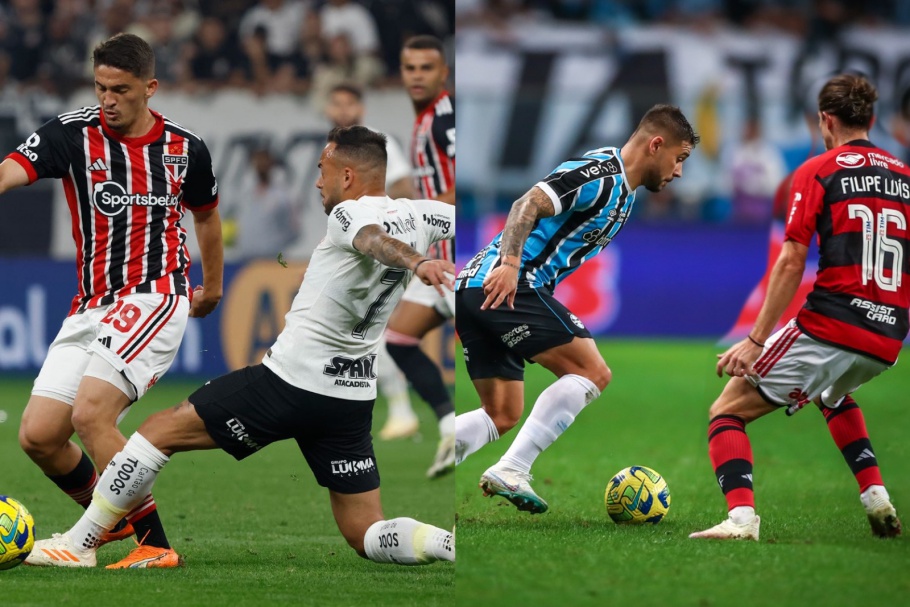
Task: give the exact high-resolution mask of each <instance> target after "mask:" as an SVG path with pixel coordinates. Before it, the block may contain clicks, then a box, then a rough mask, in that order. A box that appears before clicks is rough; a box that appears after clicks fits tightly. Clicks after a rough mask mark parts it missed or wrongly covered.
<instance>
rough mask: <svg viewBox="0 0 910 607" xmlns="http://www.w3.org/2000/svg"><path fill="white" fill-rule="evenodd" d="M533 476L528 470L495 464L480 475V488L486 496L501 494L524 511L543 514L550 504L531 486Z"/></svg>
mask: <svg viewBox="0 0 910 607" xmlns="http://www.w3.org/2000/svg"><path fill="white" fill-rule="evenodd" d="M532 479H533V477H532V476H531V475H530V474H528V473H526V472H516V471H515V470H509V469H508V468H500V467H497V466H493V467H492V468H490V469H488V470H487V471H486V472H484V473H483V476H481V477H480V488H481V489H483V494H484V495H485V496H486V497H490V496H493V495H499V496H502V497H504V498H506V499H507V500H509V501H510V502H512V504H514V505H515V507H516V508H518V509H519V510H521V511H522V512H530V513H531V514H541V513H543V512H546V511H547V508H549V506H548V505H547V502H545V501H544V500H543V498H541V497H540V496H539V495H537V494H536V493H535V492H534V489H532V488H531V483H530V481H531V480H532Z"/></svg>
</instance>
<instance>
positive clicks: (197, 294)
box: [190, 287, 221, 318]
mask: <svg viewBox="0 0 910 607" xmlns="http://www.w3.org/2000/svg"><path fill="white" fill-rule="evenodd" d="M219 301H221V291H220V290H219V291H217V292H212V291H206V290H205V288H203V287H196V288H195V289H193V301H192V303H191V304H190V317H191V318H204V317H205V316H208V315H209V314H211V313H212V310H214V309H215V308H216V307H217V306H218V302H219Z"/></svg>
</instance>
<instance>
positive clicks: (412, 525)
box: [363, 517, 455, 565]
mask: <svg viewBox="0 0 910 607" xmlns="http://www.w3.org/2000/svg"><path fill="white" fill-rule="evenodd" d="M363 549H364V552H366V553H367V558H369V559H370V560H371V561H375V562H377V563H395V564H396V565H426V564H427V563H433V562H436V561H454V560H455V538H454V537H452V534H451V533H450V532H449V531H446V530H445V529H440V528H439V527H434V526H433V525H427V524H426V523H421V522H420V521H415V520H414V519H412V518H405V517H400V518H393V519H392V520H389V521H379V522H376V523H373V524H372V525H370V528H369V529H367V532H366V534H364V536H363Z"/></svg>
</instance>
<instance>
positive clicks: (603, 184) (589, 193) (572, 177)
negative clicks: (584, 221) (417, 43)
mask: <svg viewBox="0 0 910 607" xmlns="http://www.w3.org/2000/svg"><path fill="white" fill-rule="evenodd" d="M621 174H622V167H620V165H619V160H617V159H616V158H607V159H600V158H572V159H570V160H567V161H566V162H564V163H562V164H561V165H559V166H558V167H556V170H554V171H553V172H552V173H550V174H549V175H548V176H547V177H546V178H544V179H543V180H542V181H538V182H537V183H536V184H535V185H536V186H537V187H538V188H540V189H541V190H543V191H544V193H546V195H547V196H549V197H550V200H551V201H552V202H553V208H554V209H555V210H556V213H555V214H556V215H559V214H560V213H565V212H566V211H570V210H577V211H580V210H583V209H586V208H588V207H590V206H591V205H593V204H594V203H595V202H597V200H598V199H599V198H600V197H601V195H603V194H604V193H609V191H610V190H611V189H612V187H613V181H614V180H613V179H612V178H613V177H614V176H616V175H621ZM605 190H606V192H605Z"/></svg>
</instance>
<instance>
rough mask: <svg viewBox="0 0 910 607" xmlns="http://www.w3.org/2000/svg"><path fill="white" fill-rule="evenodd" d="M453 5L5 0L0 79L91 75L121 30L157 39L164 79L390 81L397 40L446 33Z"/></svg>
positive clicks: (293, 85) (55, 81) (304, 87)
mask: <svg viewBox="0 0 910 607" xmlns="http://www.w3.org/2000/svg"><path fill="white" fill-rule="evenodd" d="M451 13H452V11H451V4H450V3H449V2H448V1H447V0H382V1H380V0H0V90H3V89H6V88H8V87H10V85H12V86H13V88H15V89H17V90H19V91H23V90H26V91H30V90H35V89H37V90H40V91H43V92H47V93H49V94H52V95H60V96H66V95H68V94H69V93H71V92H72V91H73V90H75V89H77V88H79V87H81V86H85V85H89V84H91V75H92V66H91V61H90V60H89V57H90V55H91V51H92V49H93V48H94V47H95V45H96V44H97V43H98V42H100V41H101V40H105V39H107V38H109V37H110V36H112V35H113V34H116V33H118V32H130V33H134V34H137V35H139V36H141V37H142V38H144V39H146V40H148V41H149V42H150V43H151V44H152V47H153V48H154V49H155V56H156V60H157V64H158V72H157V77H158V79H159V81H160V82H161V85H162V86H163V87H165V88H182V89H185V90H188V91H191V92H193V91H197V90H199V89H208V90H212V89H221V88H225V87H236V88H247V89H252V90H254V91H256V92H257V93H259V94H273V93H294V94H304V93H308V92H314V91H315V92H316V93H317V94H321V95H325V94H327V92H328V90H329V89H330V88H331V87H332V86H333V85H334V84H336V83H337V82H338V81H339V80H345V81H353V82H356V83H358V84H361V85H363V86H369V87H376V86H386V85H389V84H392V83H395V82H397V72H398V51H399V49H400V48H401V43H402V41H403V40H404V39H405V38H407V37H409V36H411V35H415V34H433V35H436V36H438V37H440V38H446V37H447V36H446V33H447V32H451V31H452V14H451Z"/></svg>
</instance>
